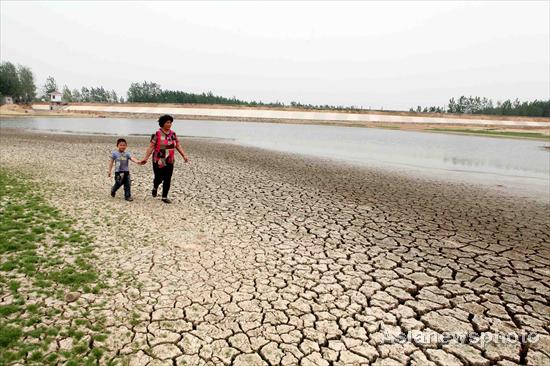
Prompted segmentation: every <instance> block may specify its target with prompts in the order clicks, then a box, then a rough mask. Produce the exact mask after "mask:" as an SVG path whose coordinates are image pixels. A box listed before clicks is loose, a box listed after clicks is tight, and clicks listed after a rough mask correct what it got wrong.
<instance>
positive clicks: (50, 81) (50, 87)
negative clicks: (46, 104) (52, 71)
mask: <svg viewBox="0 0 550 366" xmlns="http://www.w3.org/2000/svg"><path fill="white" fill-rule="evenodd" d="M42 90H43V92H44V96H46V97H48V96H49V95H50V93H53V92H54V91H57V83H56V82H55V79H54V78H53V77H52V76H48V78H47V79H46V82H45V83H44V86H43V87H42Z"/></svg>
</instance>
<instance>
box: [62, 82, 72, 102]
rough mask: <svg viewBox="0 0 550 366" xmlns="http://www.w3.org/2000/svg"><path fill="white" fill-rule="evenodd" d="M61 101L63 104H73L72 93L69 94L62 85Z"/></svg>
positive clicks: (68, 90) (69, 91)
mask: <svg viewBox="0 0 550 366" xmlns="http://www.w3.org/2000/svg"><path fill="white" fill-rule="evenodd" d="M62 93H63V100H64V101H65V102H73V101H74V100H73V93H72V92H71V89H69V87H68V86H67V85H63V92H62Z"/></svg>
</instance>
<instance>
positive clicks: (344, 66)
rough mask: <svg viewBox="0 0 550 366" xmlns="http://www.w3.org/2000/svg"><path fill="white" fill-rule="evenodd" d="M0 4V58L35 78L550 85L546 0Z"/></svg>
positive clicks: (363, 87) (399, 92) (245, 95)
mask: <svg viewBox="0 0 550 366" xmlns="http://www.w3.org/2000/svg"><path fill="white" fill-rule="evenodd" d="M0 4H1V5H0V7H1V28H0V29H1V37H0V39H1V49H0V51H1V59H2V61H11V62H13V63H20V64H23V65H26V66H29V67H30V68H31V69H32V70H33V71H34V73H35V78H36V81H37V84H38V85H43V83H44V80H45V79H46V77H47V76H48V75H52V76H53V77H54V78H55V79H56V80H57V82H58V84H59V85H63V84H67V85H68V86H69V87H70V88H75V87H76V88H80V87H82V86H104V87H105V88H108V89H115V90H116V91H117V92H118V93H122V94H123V95H125V94H126V90H127V89H128V86H129V85H130V83H131V82H133V81H144V80H147V81H155V82H157V83H159V84H160V85H161V87H162V88H165V89H180V90H185V91H191V92H203V91H209V90H210V91H212V92H213V93H215V94H219V95H224V96H228V97H231V96H236V97H237V98H241V99H247V100H252V99H255V100H263V101H276V100H280V101H284V102H290V101H292V100H297V101H301V102H304V103H314V104H342V105H357V106H364V107H369V106H370V107H372V108H380V107H382V106H383V107H384V108H385V109H408V108H409V107H411V106H416V105H418V104H421V105H443V104H445V103H446V102H447V101H448V99H449V98H450V97H452V96H460V95H462V94H464V95H478V96H487V97H490V98H493V99H501V100H502V99H507V98H516V97H518V98H520V99H522V100H523V99H535V98H538V99H549V98H550V71H549V69H550V61H549V55H550V48H549V47H550V46H549V44H550V30H549V29H550V21H549V18H550V15H549V14H550V5H549V4H550V2H549V1H538V2H526V1H521V2H519V1H518V2H512V1H500V2H498V1H491V2H450V1H441V2H435V1H430V2H408V1H407V2H397V1H396V2H383V3H382V2H350V3H342V2H338V3H331V2H304V3H294V2H292V3H291V2H232V3H229V2H221V1H220V2H210V3H190V2H154V3H153V2H100V1H96V2H94V1H90V2H83V1H74V2H65V1H58V2H30V1H27V2H15V1H13V2H12V1H5V0H2V2H1V3H0Z"/></svg>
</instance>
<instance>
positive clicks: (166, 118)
mask: <svg viewBox="0 0 550 366" xmlns="http://www.w3.org/2000/svg"><path fill="white" fill-rule="evenodd" d="M168 121H170V122H174V117H172V116H171V115H169V114H165V115H164V116H160V118H159V126H160V127H164V124H165V123H166V122H168Z"/></svg>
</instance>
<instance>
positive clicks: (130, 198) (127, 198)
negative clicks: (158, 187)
mask: <svg viewBox="0 0 550 366" xmlns="http://www.w3.org/2000/svg"><path fill="white" fill-rule="evenodd" d="M125 200H126V201H128V202H132V201H133V200H134V197H126V198H125Z"/></svg>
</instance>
